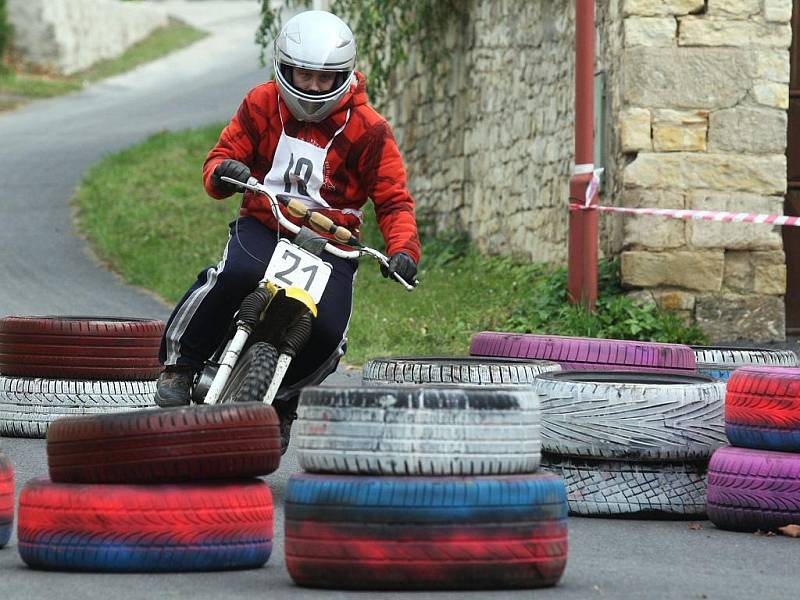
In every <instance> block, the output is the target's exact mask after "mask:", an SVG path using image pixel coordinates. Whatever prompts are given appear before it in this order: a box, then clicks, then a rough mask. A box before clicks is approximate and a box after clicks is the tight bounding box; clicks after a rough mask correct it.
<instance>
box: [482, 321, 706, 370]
mask: <svg viewBox="0 0 800 600" xmlns="http://www.w3.org/2000/svg"><path fill="white" fill-rule="evenodd" d="M469 353H470V354H471V355H472V356H501V357H504V358H527V359H537V360H553V361H555V362H557V363H559V364H560V365H561V368H562V369H564V370H570V369H595V370H600V369H602V370H606V371H622V370H625V371H628V370H637V371H664V370H668V371H675V372H679V373H685V372H687V371H689V372H693V371H694V370H695V368H696V367H697V363H696V361H695V357H694V351H693V350H692V349H691V348H690V347H689V346H684V345H683V344H660V343H656V342H639V341H624V340H609V339H599V338H584V337H566V336H560V335H533V334H529V333H526V334H516V333H500V332H494V331H483V332H481V333H477V334H475V335H474V336H473V337H472V342H471V343H470V348H469Z"/></svg>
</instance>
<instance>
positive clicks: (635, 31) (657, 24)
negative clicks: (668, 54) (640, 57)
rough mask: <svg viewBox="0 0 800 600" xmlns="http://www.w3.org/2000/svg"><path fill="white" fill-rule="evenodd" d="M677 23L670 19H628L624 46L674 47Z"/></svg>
mask: <svg viewBox="0 0 800 600" xmlns="http://www.w3.org/2000/svg"><path fill="white" fill-rule="evenodd" d="M677 32H678V22H677V21H676V20H675V19H674V18H672V17H628V18H627V19H625V45H626V46H628V47H630V46H675V44H676V39H675V38H676V34H677Z"/></svg>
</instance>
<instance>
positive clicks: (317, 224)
mask: <svg viewBox="0 0 800 600" xmlns="http://www.w3.org/2000/svg"><path fill="white" fill-rule="evenodd" d="M221 179H222V181H226V182H228V183H232V184H234V185H237V186H241V187H243V188H245V189H248V190H250V191H251V192H256V193H260V194H264V195H265V196H266V197H267V198H268V199H269V203H270V208H271V209H272V214H273V215H274V216H275V218H276V219H277V221H278V223H279V224H280V225H281V227H284V228H285V229H288V230H289V231H291V232H292V233H294V234H296V233H298V232H299V231H300V227H298V226H297V225H295V224H294V223H292V222H291V221H290V220H289V219H287V218H286V217H285V216H284V215H283V213H282V212H281V210H280V208H279V207H278V203H280V204H283V205H284V206H285V207H286V209H287V210H288V211H289V214H290V215H292V216H293V217H295V218H298V219H302V220H303V221H305V222H307V223H308V224H309V225H310V226H311V228H312V229H314V230H315V231H317V232H318V233H327V234H329V235H332V236H333V237H334V239H335V240H336V241H337V242H338V243H340V244H342V245H345V246H350V247H352V248H356V249H355V250H342V249H341V248H337V247H336V246H333V245H332V244H329V243H327V242H326V243H325V250H326V251H327V252H330V253H331V254H333V255H334V256H338V257H340V258H349V259H357V258H360V257H361V256H362V255H364V254H367V255H369V256H372V257H373V258H375V259H376V260H377V261H378V262H380V263H381V264H382V265H383V266H385V267H386V268H387V269H388V268H389V259H388V258H387V257H386V256H384V255H383V254H382V253H381V252H379V251H378V250H375V249H374V248H370V247H369V246H365V245H364V244H362V243H361V242H360V241H359V240H358V238H356V236H354V235H353V234H352V232H351V231H350V230H349V229H347V228H346V227H342V226H341V225H336V223H334V222H333V221H332V220H331V219H329V218H328V217H326V216H325V215H323V214H321V213H318V212H315V211H312V210H309V209H308V207H306V205H305V204H303V203H302V202H300V201H299V200H296V199H294V198H292V197H291V196H288V195H285V194H278V195H277V198H276V197H274V196H273V195H272V194H271V193H270V192H269V190H268V189H267V188H266V186H264V185H262V184H260V183H258V180H257V179H256V178H255V177H251V178H250V179H248V180H247V183H243V182H241V181H238V180H236V179H233V178H232V177H226V176H223V177H221ZM392 275H393V276H394V278H395V279H397V281H399V282H400V283H401V284H403V286H404V287H405V288H406V289H407V290H409V291H411V290H413V289H414V288H415V287H416V286H417V285H418V284H419V281H417V280H416V279H415V280H414V281H413V282H412V283H409V282H407V281H406V280H405V279H403V278H402V277H401V276H400V275H399V274H397V273H392Z"/></svg>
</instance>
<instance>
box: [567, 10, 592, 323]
mask: <svg viewBox="0 0 800 600" xmlns="http://www.w3.org/2000/svg"><path fill="white" fill-rule="evenodd" d="M593 128H594V0H575V171H574V172H573V174H572V177H571V178H570V181H569V195H570V203H578V204H583V203H584V202H585V199H586V188H587V186H588V185H589V182H590V181H591V180H592V170H593V169H594V165H593V162H594V159H593V154H592V152H593V145H594V131H593ZM591 203H592V204H597V194H596V193H595V194H594V195H593V197H592V199H591ZM597 218H598V214H597V211H570V213H569V239H568V246H569V250H568V257H567V261H568V262H567V269H568V275H567V292H568V296H569V300H570V302H572V303H573V304H577V303H581V304H583V305H584V306H586V307H587V308H588V309H589V310H594V307H595V302H596V301H597Z"/></svg>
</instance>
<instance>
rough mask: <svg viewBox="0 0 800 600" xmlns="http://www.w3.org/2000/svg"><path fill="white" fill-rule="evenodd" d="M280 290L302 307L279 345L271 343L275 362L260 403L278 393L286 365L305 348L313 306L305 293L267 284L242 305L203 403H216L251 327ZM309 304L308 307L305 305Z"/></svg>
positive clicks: (262, 316)
mask: <svg viewBox="0 0 800 600" xmlns="http://www.w3.org/2000/svg"><path fill="white" fill-rule="evenodd" d="M279 291H282V292H283V293H284V295H285V296H286V297H287V299H288V298H292V299H293V300H295V301H298V302H300V304H302V305H303V307H304V308H306V309H308V310H307V311H304V312H303V313H302V314H301V316H300V317H299V318H298V319H297V320H296V321H295V323H294V324H293V325H292V326H291V327H289V328H288V329H287V331H286V333H285V335H284V336H283V338H282V339H281V340H280V344H277V343H275V344H274V345H275V346H276V348H277V350H278V352H279V354H278V363H277V365H276V367H275V373H274V374H273V376H272V380H271V381H270V385H269V388H268V389H267V392H266V393H265V394H264V398H263V402H264V403H265V404H271V403H272V401H273V400H274V399H275V395H276V394H277V393H278V389H279V388H280V385H281V383H282V382H283V378H284V376H285V375H286V371H287V370H288V369H289V364H290V363H291V361H292V358H294V357H295V356H296V355H297V353H298V352H299V351H300V350H301V349H302V348H303V346H305V343H306V342H307V341H308V338H309V337H310V335H311V316H312V314H313V315H314V316H316V312H317V311H316V308H317V307H316V305H315V304H314V303H313V300H311V298H310V296H308V294H306V293H304V292H302V290H301V291H297V290H293V289H285V288H281V289H280V290H279V289H278V288H276V287H275V286H273V285H271V284H268V285H267V286H266V287H263V288H259V289H257V290H255V291H254V292H252V293H251V294H250V295H248V297H247V298H245V300H244V302H242V306H241V308H240V310H239V319H238V320H237V322H236V333H235V334H234V336H233V339H231V341H230V342H229V343H228V346H227V348H226V349H225V352H224V354H223V359H222V361H221V362H220V365H219V368H218V369H217V372H216V374H215V375H214V379H213V381H212V382H211V385H210V387H209V389H208V392H207V393H206V395H205V399H204V402H203V403H204V404H216V403H217V401H218V400H219V397H220V394H221V393H222V390H224V389H225V384H226V383H227V382H228V379H229V378H230V375H231V373H232V372H233V368H234V366H235V365H236V363H237V361H238V360H239V356H240V355H241V353H242V350H243V349H244V347H245V345H246V344H247V340H248V339H249V337H250V336H251V335H252V333H253V330H254V329H255V327H256V326H257V325H258V324H259V323H260V322H261V321H262V319H263V318H264V314H265V313H266V310H267V308H268V307H269V305H270V302H271V301H272V299H273V298H274V297H275V296H276V295H277V294H278V292H279ZM309 303H310V304H309Z"/></svg>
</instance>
